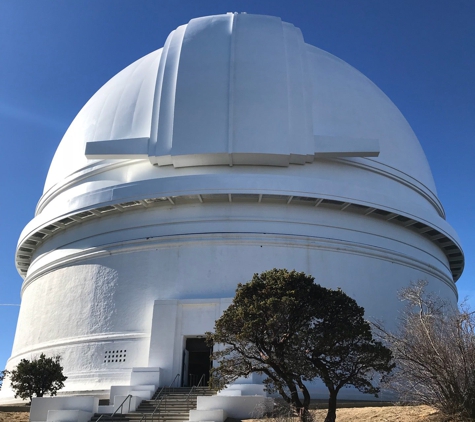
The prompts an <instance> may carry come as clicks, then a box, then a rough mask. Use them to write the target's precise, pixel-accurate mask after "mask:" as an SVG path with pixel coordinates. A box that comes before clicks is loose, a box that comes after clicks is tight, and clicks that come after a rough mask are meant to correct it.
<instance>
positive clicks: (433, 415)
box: [242, 406, 441, 422]
mask: <svg viewBox="0 0 475 422" xmlns="http://www.w3.org/2000/svg"><path fill="white" fill-rule="evenodd" d="M312 412H313V413H314V416H315V422H322V421H323V420H324V419H325V416H326V414H327V412H326V410H312ZM336 420H337V422H439V421H441V419H440V418H439V417H438V416H437V411H435V410H434V409H433V408H431V407H429V406H385V407H358V408H346V409H338V410H337V411H336ZM271 421H272V420H269V422H271ZM242 422H263V420H259V419H248V420H245V421H242ZM275 422H290V420H283V421H279V420H275ZM295 422H297V419H295Z"/></svg>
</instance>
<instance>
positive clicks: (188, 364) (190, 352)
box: [182, 338, 212, 387]
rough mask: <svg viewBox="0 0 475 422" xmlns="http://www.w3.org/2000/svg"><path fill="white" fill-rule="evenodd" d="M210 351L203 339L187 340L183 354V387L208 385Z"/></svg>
mask: <svg viewBox="0 0 475 422" xmlns="http://www.w3.org/2000/svg"><path fill="white" fill-rule="evenodd" d="M211 350H212V348H211V347H209V346H207V345H206V343H205V339H204V338H187V339H186V345H185V350H184V354H183V380H182V384H183V386H184V387H192V386H196V385H198V383H199V382H200V380H201V384H200V385H201V386H205V385H208V381H209V370H210V368H211V360H210V356H211Z"/></svg>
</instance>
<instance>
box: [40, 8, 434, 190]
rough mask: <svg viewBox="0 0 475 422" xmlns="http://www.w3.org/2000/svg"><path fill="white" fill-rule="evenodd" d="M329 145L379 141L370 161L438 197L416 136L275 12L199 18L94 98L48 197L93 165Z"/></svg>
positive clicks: (208, 158)
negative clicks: (103, 160)
mask: <svg viewBox="0 0 475 422" xmlns="http://www.w3.org/2000/svg"><path fill="white" fill-rule="evenodd" d="M119 140H120V141H121V142H118V141H119ZM97 141H99V142H97ZM101 141H108V142H101ZM112 141H115V142H112ZM371 141H373V143H371ZM374 141H376V143H375V142H374ZM93 142H97V145H91V144H92V143H93ZM88 143H89V144H90V145H89V152H90V154H89V155H88V156H89V158H87V157H86V155H85V154H84V151H85V150H86V145H87V144H88ZM332 145H334V146H335V147H336V149H338V148H340V149H341V148H343V149H352V148H353V149H356V150H357V149H363V150H364V149H366V150H371V149H372V147H373V146H374V145H377V149H378V152H379V156H378V157H377V158H374V160H375V161H376V162H378V163H382V164H385V165H387V166H389V167H391V168H395V169H397V170H399V171H401V172H402V173H404V174H405V175H407V176H409V177H411V178H413V179H414V180H416V181H418V182H420V183H422V184H423V185H424V186H425V188H426V189H427V190H429V191H431V193H432V194H435V185H434V181H433V178H432V174H431V171H430V168H429V165H428V163H427V160H426V157H425V155H424V153H423V151H422V149H421V146H420V144H419V142H418V140H417V138H416V136H415V135H414V133H413V131H412V130H411V128H410V126H409V125H408V123H407V122H406V120H405V119H404V117H403V116H402V114H401V113H400V112H399V110H398V109H397V108H396V107H395V106H394V104H393V103H392V102H391V101H390V100H389V99H388V98H387V97H386V96H385V95H384V93H382V92H381V90H379V89H378V88H377V87H376V86H375V85H374V84H373V83H372V82H371V81H370V80H368V79H367V78H366V77H365V76H364V75H362V74H361V73H360V72H358V71H357V70H355V69H354V68H353V67H351V66H350V65H348V64H347V63H345V62H343V61H342V60H340V59H338V58H336V57H335V56H333V55H331V54H329V53H326V52H324V51H322V50H320V49H318V48H316V47H312V46H310V45H307V44H305V43H304V41H303V37H302V34H301V32H300V30H299V29H298V28H296V27H294V26H293V25H291V24H288V23H285V22H282V21H281V20H280V19H279V18H277V17H271V16H261V15H247V14H227V15H218V16H208V17H203V18H198V19H193V20H191V21H190V22H189V23H188V24H187V25H183V26H181V27H179V28H177V29H176V30H175V31H173V32H172V33H171V34H170V36H169V37H168V39H167V41H166V43H165V46H164V47H163V49H160V50H157V51H155V52H153V53H150V54H149V55H147V56H145V57H143V58H141V59H139V60H137V61H136V62H135V63H133V64H131V65H130V66H129V67H127V68H126V69H124V70H123V71H122V72H120V73H118V74H117V75H116V76H114V77H113V78H112V79H111V80H110V81H109V82H107V83H106V84H105V85H104V86H103V87H102V88H101V89H100V90H99V91H98V92H97V93H96V94H95V95H94V96H93V97H92V98H91V100H90V101H89V102H88V103H87V104H86V105H85V106H84V108H83V109H82V110H81V111H80V112H79V114H78V115H77V117H76V118H75V120H74V121H73V123H72V124H71V126H70V127H69V129H68V131H67V132H66V134H65V135H64V137H63V140H62V141H61V144H60V145H59V147H58V150H57V152H56V154H55V157H54V159H53V161H52V164H51V167H50V170H49V173H48V177H47V180H46V184H45V192H46V191H48V190H49V189H55V188H54V186H55V185H57V184H58V183H61V182H62V181H63V180H64V179H65V178H66V177H68V176H71V175H73V174H74V173H76V172H78V171H80V170H81V169H83V168H86V167H88V166H90V165H91V164H93V163H95V162H96V160H97V159H101V158H111V157H113V158H122V157H123V158H145V157H148V158H149V159H150V161H151V162H152V163H153V164H158V165H174V166H175V167H183V166H197V165H229V164H231V165H239V164H241V165H242V164H251V165H276V166H288V165H289V164H292V163H295V164H303V163H305V162H311V161H313V159H314V156H315V153H317V156H318V152H319V151H320V152H321V151H322V149H323V150H324V151H327V150H328V148H329V147H330V149H331V146H332ZM94 147H95V148H94ZM373 149H374V148H373ZM367 156H368V155H367ZM95 157H98V158H96V159H95Z"/></svg>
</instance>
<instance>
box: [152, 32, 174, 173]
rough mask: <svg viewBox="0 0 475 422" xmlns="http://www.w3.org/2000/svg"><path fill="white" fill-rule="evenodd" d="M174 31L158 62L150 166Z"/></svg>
mask: <svg viewBox="0 0 475 422" xmlns="http://www.w3.org/2000/svg"><path fill="white" fill-rule="evenodd" d="M174 33H175V31H172V32H171V33H170V35H169V36H168V38H167V40H166V41H165V45H164V46H163V50H162V55H161V56H160V62H159V64H158V69H157V78H156V81H155V93H154V95H153V105H152V121H151V128H150V140H149V145H148V155H149V159H150V161H151V162H152V164H156V158H155V156H156V149H157V142H158V125H159V123H160V102H161V98H162V84H163V77H164V74H165V64H166V61H167V57H168V49H169V47H170V43H171V39H172V37H173V34H174Z"/></svg>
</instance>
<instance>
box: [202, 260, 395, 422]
mask: <svg viewBox="0 0 475 422" xmlns="http://www.w3.org/2000/svg"><path fill="white" fill-rule="evenodd" d="M363 315H364V310H363V308H361V307H359V306H358V305H357V304H356V302H355V301H354V300H353V299H351V298H350V297H349V296H347V295H346V294H345V293H343V292H342V291H341V290H330V289H327V288H324V287H322V286H320V285H318V284H315V283H314V278H313V277H311V276H308V275H306V274H304V273H301V272H296V271H291V272H289V271H287V270H285V269H282V270H277V269H273V270H271V271H266V272H263V273H262V274H254V276H253V278H252V280H251V281H250V282H248V283H246V284H239V285H238V287H237V290H236V296H235V297H234V299H233V302H232V304H231V305H230V306H229V307H228V309H226V311H225V312H224V313H223V315H222V316H221V317H220V318H219V319H218V320H217V321H216V324H215V332H214V333H207V338H208V341H209V342H210V343H215V344H216V343H218V344H221V345H222V348H221V349H220V350H218V351H216V352H214V353H213V356H212V359H213V360H215V361H216V363H217V366H216V367H214V368H213V369H212V375H213V378H214V379H217V380H218V381H219V382H220V383H221V385H224V384H229V383H231V382H233V381H235V380H236V379H237V378H238V377H241V376H248V375H250V374H251V373H253V372H257V373H260V374H265V375H266V379H265V380H264V384H265V385H266V387H267V391H269V392H278V393H279V394H280V395H281V396H282V397H283V398H284V400H285V401H286V402H287V403H289V404H291V405H292V406H293V407H294V409H295V411H297V412H298V413H299V414H300V415H301V418H302V419H306V418H307V417H308V406H309V404H310V394H309V392H308V389H307V387H306V385H305V381H310V380H312V379H314V378H316V377H320V378H322V380H323V382H324V383H325V385H326V386H327V388H328V389H329V393H330V400H329V410H328V414H327V418H326V419H325V420H326V421H327V422H330V421H334V420H335V418H336V398H337V395H338V392H339V391H340V389H341V388H342V387H343V386H350V385H353V386H354V387H356V388H357V389H359V390H360V391H362V392H365V393H374V394H376V393H377V392H378V388H377V387H376V386H374V385H373V383H372V381H371V380H372V375H373V372H374V371H381V372H389V371H390V370H391V368H392V366H391V352H390V351H389V350H388V349H386V348H385V347H384V346H383V345H382V344H381V343H379V342H377V341H374V340H373V338H372V334H371V328H370V325H369V324H368V323H367V322H366V321H365V320H364V318H363Z"/></svg>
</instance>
